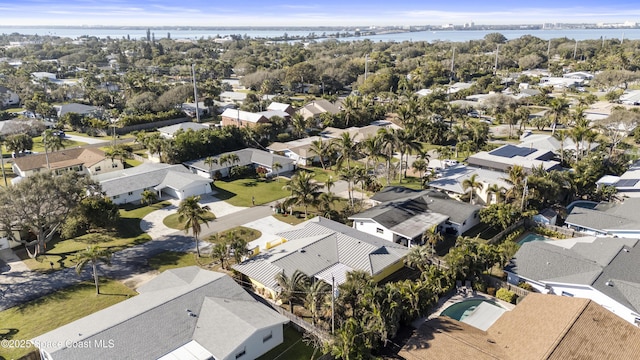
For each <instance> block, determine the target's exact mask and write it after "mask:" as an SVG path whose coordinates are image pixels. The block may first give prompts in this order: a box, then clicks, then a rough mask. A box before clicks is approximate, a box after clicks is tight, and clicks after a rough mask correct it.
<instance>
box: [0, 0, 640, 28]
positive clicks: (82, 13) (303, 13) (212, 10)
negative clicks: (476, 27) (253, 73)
mask: <svg viewBox="0 0 640 360" xmlns="http://www.w3.org/2000/svg"><path fill="white" fill-rule="evenodd" d="M487 3H488V4H487ZM625 21H631V22H638V23H640V1H638V0H599V1H595V0H564V1H563V0H556V1H551V0H537V1H518V0H509V1H504V0H498V1H491V0H490V1H482V0H455V1H442V0H440V1H434V0H396V1H394V0H386V1H381V0H356V1H351V0H347V1H345V0H342V1H338V0H324V1H318V0H312V1H300V0H296V1H293V0H249V1H243V0H231V1H229V0H227V1H221V0H183V1H175V0H173V1H172V0H0V26H3V25H9V26H38V25H40V26H47V25H69V26H83V25H88V26H91V25H103V26H108V25H117V26H210V27H214V26H387V25H398V26H401V25H445V24H454V25H462V24H465V23H470V22H473V23H475V24H490V25H500V24H505V25H507V24H540V23H622V22H625Z"/></svg>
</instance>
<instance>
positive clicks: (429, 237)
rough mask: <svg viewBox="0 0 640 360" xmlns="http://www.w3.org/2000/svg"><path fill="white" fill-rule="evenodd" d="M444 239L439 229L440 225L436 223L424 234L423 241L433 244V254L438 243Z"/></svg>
mask: <svg viewBox="0 0 640 360" xmlns="http://www.w3.org/2000/svg"><path fill="white" fill-rule="evenodd" d="M442 240H444V237H443V236H442V234H441V233H440V232H439V231H438V227H437V226H436V225H434V226H432V227H431V228H430V229H428V230H427V231H425V232H424V234H422V241H424V242H425V243H427V244H429V245H431V256H433V255H434V254H435V252H436V245H438V243H439V242H441V241H442Z"/></svg>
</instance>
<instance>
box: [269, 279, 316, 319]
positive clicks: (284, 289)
mask: <svg viewBox="0 0 640 360" xmlns="http://www.w3.org/2000/svg"><path fill="white" fill-rule="evenodd" d="M308 281H309V278H308V277H307V275H305V273H303V272H302V271H300V270H296V271H294V272H293V274H291V277H288V276H287V275H286V274H285V273H284V271H282V272H279V273H278V274H276V282H278V286H279V287H280V292H279V293H278V299H280V300H281V301H282V302H287V303H289V308H290V311H291V313H293V302H294V301H295V300H297V299H299V298H300V294H302V292H303V291H304V288H305V286H306V285H307V282H308Z"/></svg>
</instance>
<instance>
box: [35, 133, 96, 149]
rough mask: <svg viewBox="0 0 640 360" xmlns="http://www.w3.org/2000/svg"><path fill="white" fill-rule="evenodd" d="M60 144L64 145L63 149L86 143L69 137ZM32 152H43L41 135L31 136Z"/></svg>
mask: <svg viewBox="0 0 640 360" xmlns="http://www.w3.org/2000/svg"><path fill="white" fill-rule="evenodd" d="M62 145H64V148H65V149H69V148H72V147H77V146H81V145H87V143H85V142H81V141H74V140H69V139H64V141H63V142H62ZM32 151H33V152H37V153H43V152H44V144H43V143H42V136H37V137H34V138H33V149H32Z"/></svg>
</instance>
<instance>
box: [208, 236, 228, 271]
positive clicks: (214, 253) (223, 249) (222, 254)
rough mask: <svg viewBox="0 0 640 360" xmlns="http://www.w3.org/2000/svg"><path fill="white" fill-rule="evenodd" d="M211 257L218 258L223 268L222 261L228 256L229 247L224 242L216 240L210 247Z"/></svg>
mask: <svg viewBox="0 0 640 360" xmlns="http://www.w3.org/2000/svg"><path fill="white" fill-rule="evenodd" d="M211 257H213V258H215V259H218V260H220V266H222V269H224V268H225V267H224V262H225V260H227V258H228V257H229V249H228V248H227V244H225V243H224V242H218V243H216V244H215V245H213V248H211Z"/></svg>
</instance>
